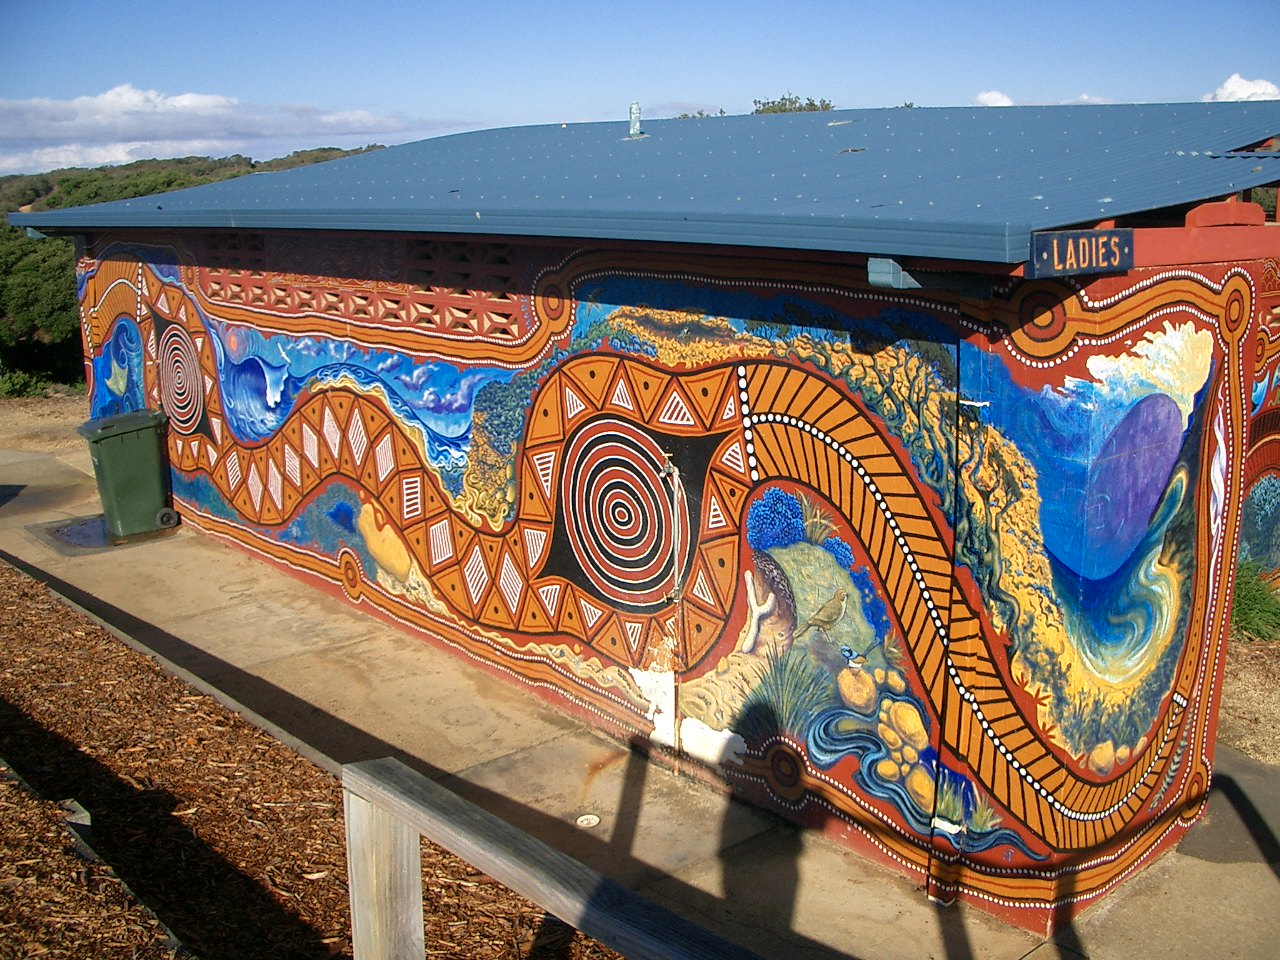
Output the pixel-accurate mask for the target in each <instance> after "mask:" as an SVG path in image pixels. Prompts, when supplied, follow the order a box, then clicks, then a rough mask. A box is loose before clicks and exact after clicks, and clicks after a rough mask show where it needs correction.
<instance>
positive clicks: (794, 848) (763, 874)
mask: <svg viewBox="0 0 1280 960" xmlns="http://www.w3.org/2000/svg"><path fill="white" fill-rule="evenodd" d="M641 892H643V893H644V894H646V895H647V896H649V897H651V898H652V899H654V900H657V901H658V902H660V903H663V904H665V905H667V906H669V907H671V908H672V909H678V908H683V909H685V910H692V911H694V912H695V913H696V915H697V918H698V919H700V920H701V921H702V922H703V923H705V924H706V925H708V926H714V927H717V928H722V929H724V930H726V931H738V932H737V937H738V938H739V940H740V942H742V943H744V945H749V946H750V947H751V948H752V949H753V950H755V951H757V952H758V953H759V954H760V955H761V956H762V957H766V958H778V960H820V958H829V957H842V956H849V957H858V958H859V960H879V958H885V960H889V958H902V957H947V958H950V960H962V958H971V957H977V956H981V957H990V958H1000V960H1019V958H1022V957H1024V956H1026V955H1027V954H1028V953H1030V952H1031V950H1033V949H1034V948H1035V947H1036V946H1038V945H1039V944H1040V942H1041V941H1040V938H1038V937H1035V936H1033V935H1031V934H1029V933H1025V932H1023V931H1021V930H1016V929H1014V928H1013V927H1009V926H1007V925H1005V924H1002V923H1000V922H999V921H996V920H994V919H992V918H990V917H988V916H987V915H986V914H983V913H980V912H978V911H976V910H971V909H968V908H965V907H940V906H936V905H934V904H931V903H930V902H929V901H928V899H926V897H925V896H924V893H923V891H922V890H921V889H920V887H919V886H917V885H915V884H912V883H911V882H910V881H909V880H907V879H905V878H903V877H901V876H899V875H897V874H894V873H890V872H889V871H887V870H885V869H883V868H880V867H878V866H876V865H874V864H871V863H869V862H867V861H866V860H863V859H861V858H860V857H858V856H857V855H856V854H853V853H851V852H850V851H848V850H846V849H844V848H842V847H838V846H836V845H835V844H834V843H832V842H831V841H829V840H827V839H825V838H823V837H822V836H820V835H818V834H814V833H810V832H806V831H804V830H800V829H797V828H795V827H792V826H790V825H787V824H778V825H777V826H775V827H774V828H773V829H772V830H771V831H769V832H768V833H767V834H762V835H760V836H757V837H753V838H751V839H749V840H747V841H745V842H743V843H739V844H737V845H735V846H733V847H730V848H728V849H726V850H724V851H723V852H722V854H721V855H720V857H719V858H709V859H705V860H702V861H700V862H698V863H696V864H694V865H693V866H691V867H689V868H687V869H685V870H681V871H679V872H677V873H676V874H675V875H674V876H673V877H671V878H668V879H664V880H661V881H659V882H657V883H655V884H653V885H651V886H648V887H645V888H642V891H641ZM744 933H745V934H746V935H745V936H744Z"/></svg>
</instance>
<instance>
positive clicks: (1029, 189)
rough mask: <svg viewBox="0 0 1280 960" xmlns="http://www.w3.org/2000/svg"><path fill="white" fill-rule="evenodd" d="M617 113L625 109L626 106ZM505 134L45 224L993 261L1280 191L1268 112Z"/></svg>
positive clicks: (1041, 110)
mask: <svg viewBox="0 0 1280 960" xmlns="http://www.w3.org/2000/svg"><path fill="white" fill-rule="evenodd" d="M624 106H625V105H624ZM643 132H644V136H642V137H640V138H636V139H631V138H629V137H628V136H627V133H628V124H627V122H626V121H621V120H620V121H618V122H616V123H613V122H611V123H590V124H565V125H544V126H531V127H515V128H509V129H503V130H488V131H481V132H477V133H466V134H457V135H454V136H448V137H440V138H436V139H432V140H423V141H419V142H417V143H411V144H405V145H403V146H399V147H392V148H389V149H387V150H382V151H376V152H373V153H368V154H362V155H359V156H355V157H351V158H347V159H344V160H336V161H332V162H329V163H325V164H319V165H316V166H312V167H304V168H300V169H297V170H291V171H288V172H285V173H276V174H259V175H254V176H250V177H244V178H240V179H237V180H231V181H225V182H223V183H218V184H211V185H209V186H205V187H197V188H194V189H191V190H184V191H177V192H174V193H169V194H159V195H155V196H151V197H146V198H139V199H137V200H126V201H119V202H115V203H108V204H100V205H96V206H91V207H78V208H73V209H69V210H59V211H49V212H45V213H36V214H25V215H12V216H11V218H10V220H11V222H12V223H15V224H18V225H26V226H32V227H35V228H37V229H47V230H74V229H103V228H112V227H205V228H209V227H241V228H249V229H289V228H295V229H325V230H406V231H428V232H447V233H479V234H510V235H524V236H529V235H541V236H554V237H583V238H600V239H618V240H652V241H667V242H690V243H714V244H737V245H747V246H765V247H787V248H799V249H814V250H838V251H847V252H858V253H871V254H887V255H893V256H905V255H917V256H927V257H941V258H949V259H967V260H979V261H990V262H996V263H1017V262H1020V261H1022V260H1025V259H1026V258H1027V256H1028V251H1029V244H1030V235H1031V233H1032V232H1034V231H1038V230H1048V229H1055V228H1062V227H1068V226H1073V225H1076V224H1081V223H1090V222H1095V221H1097V220H1102V219H1109V218H1114V217H1122V216H1125V215H1130V214H1135V213H1141V212H1143V211H1147V210H1155V209H1160V208H1163V207H1170V206H1177V205H1181V204H1186V203H1192V202H1196V201H1200V200H1206V199H1213V198H1217V197H1221V196H1225V195H1228V194H1231V193H1234V192H1237V191H1239V190H1242V189H1246V188H1248V187H1252V186H1258V185H1262V184H1266V183H1270V182H1274V181H1277V180H1280V154H1266V153H1261V154H1260V153H1250V154H1248V155H1244V156H1234V155H1231V153H1230V152H1231V151H1233V150H1237V149H1239V148H1244V147H1248V146H1250V145H1252V144H1255V143H1258V142H1261V141H1264V140H1266V139H1268V138H1269V137H1272V136H1274V135H1277V134H1280V101H1255V102H1247V103H1189V104H1135V105H1106V106H1048V107H973V108H894V109H882V110H843V111H831V112H823V113H806V114H778V115H766V116H740V117H713V118H705V119H696V120H656V121H655V120H650V121H645V122H644V124H643Z"/></svg>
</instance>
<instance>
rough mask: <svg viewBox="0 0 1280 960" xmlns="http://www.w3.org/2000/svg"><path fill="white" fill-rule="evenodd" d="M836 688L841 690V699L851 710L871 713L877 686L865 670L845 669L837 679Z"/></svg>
mask: <svg viewBox="0 0 1280 960" xmlns="http://www.w3.org/2000/svg"><path fill="white" fill-rule="evenodd" d="M836 686H837V687H839V688H840V699H841V700H843V701H844V702H845V706H847V707H849V709H851V710H857V711H858V712H859V713H870V712H871V708H872V707H873V706H875V702H876V684H875V681H874V680H872V679H871V677H869V676H867V673H866V671H865V670H855V669H853V668H852V667H845V668H844V669H843V670H841V671H840V673H839V675H838V676H837V677H836Z"/></svg>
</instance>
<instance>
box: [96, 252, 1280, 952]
mask: <svg viewBox="0 0 1280 960" xmlns="http://www.w3.org/2000/svg"><path fill="white" fill-rule="evenodd" d="M859 275H860V271H859V269H858V267H857V265H856V263H853V262H839V261H837V260H834V259H833V261H832V262H831V263H830V264H820V263H819V264H814V263H803V262H800V261H799V260H797V259H790V260H788V259H783V258H779V259H770V258H767V257H764V256H763V255H762V256H761V257H760V258H759V259H750V258H743V257H740V256H719V255H717V254H716V253H715V252H714V251H707V252H704V253H701V254H698V255H691V254H689V253H687V252H680V253H678V252H673V251H668V250H664V249H663V248H650V249H647V250H642V249H640V248H618V249H601V248H600V247H598V246H596V247H590V248H581V249H579V248H574V247H569V246H557V245H553V244H541V243H510V244H506V243H499V242H471V241H466V240H456V241H454V240H448V239H439V238H424V237H413V236H365V237H347V236H332V235H330V236H322V237H310V238H308V237H305V236H301V235H284V234H280V235H276V234H268V235H264V234H247V233H241V234H236V233H213V234H201V235H195V234H191V235H186V236H183V237H168V238H154V237H153V238H151V242H148V243H146V244H141V243H135V242H129V241H127V240H124V239H111V238H107V239H104V240H101V241H100V242H99V243H98V245H97V246H96V247H95V248H93V249H90V250H89V251H87V255H86V257H85V258H84V259H83V260H82V262H81V276H80V283H81V300H82V304H83V321H84V331H85V337H86V342H87V357H88V361H87V362H88V364H89V368H90V383H91V398H92V413H93V415H94V416H102V415H106V414H109V413H112V412H116V411H121V410H130V409H137V408H141V407H149V408H153V409H154V408H163V409H164V410H165V411H166V412H167V414H168V415H169V418H170V419H169V437H168V443H169V453H170V458H171V462H172V467H173V487H174V492H175V500H176V505H177V506H178V508H179V510H180V512H181V513H182V516H183V518H184V520H185V521H186V522H187V523H189V524H194V525H197V526H199V527H201V528H203V529H204V530H206V531H208V532H210V533H213V534H216V535H219V536H221V537H225V538H227V539H230V540H233V541H235V542H236V543H238V544H241V545H243V546H244V547H246V548H248V549H250V550H251V551H253V552H255V553H257V554H259V555H261V556H264V557H266V558H268V559H270V560H271V561H273V562H275V563H278V564H280V565H283V566H285V567H287V568H289V569H291V570H293V571H296V572H298V573H300V574H302V575H304V576H306V577H309V578H312V579H314V580H316V581H318V582H320V583H322V584H324V585H328V586H330V587H332V588H333V589H335V590H340V591H341V592H342V593H343V594H345V596H346V597H348V598H349V599H350V600H351V601H352V602H353V603H355V604H357V605H360V606H362V607H365V608H367V609H369V610H371V611H373V612H375V613H377V614H379V615H381V616H383V617H385V618H387V619H389V620H393V621H395V622H396V623H398V624H401V625H403V626H405V627H407V628H410V629H413V630H419V631H422V632H424V634H426V635H429V636H431V637H434V638H436V639H437V640H438V641H440V642H443V643H445V644H446V645H448V646H450V647H452V648H454V649H456V650H457V651H459V652H460V653H463V654H465V655H467V656H468V657H470V658H472V659H473V660H476V661H479V662H481V663H483V664H485V665H486V666H487V667H488V668H490V669H492V670H494V671H497V672H500V673H502V674H504V675H506V676H508V677H510V678H512V679H513V680H515V681H516V682H519V683H522V684H526V685H527V686H528V688H529V689H530V690H531V691H533V692H536V693H537V694H538V695H540V696H545V697H549V698H551V699H553V700H555V701H556V702H558V703H559V704H560V705H561V706H563V707H565V708H567V709H570V710H572V711H574V712H576V713H578V714H580V715H584V716H586V717H588V718H589V719H591V720H592V721H594V722H596V723H598V724H600V725H602V726H604V727H606V728H608V729H610V730H612V731H613V732H615V733H617V734H618V735H620V736H624V737H628V738H632V737H639V738H641V739H643V740H647V741H648V742H649V743H650V745H651V747H652V748H653V750H654V751H655V752H658V753H660V754H665V755H668V756H671V757H675V758H678V760H679V761H680V762H682V763H685V762H686V761H696V762H697V763H698V764H699V765H700V766H702V767H703V768H705V770H707V771H709V772H711V773H713V774H714V775H715V776H717V777H719V778H722V779H723V780H724V781H726V782H727V783H728V784H730V785H731V786H732V787H733V788H734V789H735V790H737V791H738V792H740V793H741V794H743V795H744V796H748V797H750V798H752V799H754V800H756V801H757V802H760V803H763V804H765V805H768V806H771V807H773V808H775V809H778V810H781V811H783V812H784V813H786V814H787V815H789V816H791V817H792V818H794V819H796V820H798V821H800V822H801V823H804V824H806V825H809V826H812V827H815V828H819V829H823V830H825V831H826V832H828V833H829V834H831V835H833V836H836V837H838V838H840V839H842V840H844V841H845V842H847V843H850V844H852V845H854V846H855V847H857V848H859V849H860V850H862V851H863V852H864V853H866V854H868V855H870V856H872V857H874V858H876V859H879V860H881V861H883V862H886V863H888V864H890V865H892V866H894V867H896V868H897V869H899V870H902V871H904V872H906V873H908V874H910V875H912V876H915V877H916V878H918V879H920V880H922V881H923V882H925V884H926V885H927V889H928V892H929V893H930V895H932V896H934V897H936V898H938V899H942V900H951V899H954V898H956V897H963V898H967V899H970V900H973V901H976V902H978V903H980V904H981V905H983V906H984V907H986V908H987V909H990V910H993V911H995V912H997V913H1000V914H1002V915H1004V916H1006V917H1008V918H1009V919H1011V920H1013V921H1014V922H1017V923H1019V924H1021V925H1023V926H1027V927H1030V928H1034V929H1047V928H1049V927H1052V926H1054V925H1055V924H1058V923H1061V922H1063V921H1064V920H1066V919H1067V918H1069V917H1070V915H1071V914H1072V913H1073V912H1075V911H1076V910H1077V909H1079V908H1080V906H1081V905H1082V904H1085V903H1087V902H1089V901H1090V900H1092V899H1094V898H1096V897H1097V896H1099V895H1101V894H1103V893H1105V892H1106V891H1107V890H1108V889H1110V888H1111V887H1113V886H1114V885H1115V884H1116V883H1117V882H1119V881H1120V880H1122V879H1123V878H1124V877H1126V876H1128V875H1129V874H1130V873H1132V872H1133V871H1134V870H1135V869H1137V867H1138V866H1139V865H1140V864H1141V863H1143V862H1144V861H1145V860H1147V859H1149V858H1150V857H1151V856H1152V855H1153V854H1154V853H1155V852H1156V851H1158V850H1159V849H1162V848H1163V847H1165V846H1167V845H1168V844H1170V843H1172V842H1173V841H1175V840H1176V839H1177V838H1178V837H1179V836H1180V835H1181V832H1182V831H1183V830H1184V829H1185V828H1186V827H1187V826H1189V825H1190V823H1191V822H1192V821H1193V820H1194V819H1195V818H1196V817H1197V816H1198V814H1199V812H1200V810H1201V809H1202V804H1203V801H1204V797H1205V793H1206V790H1207V786H1208V779H1209V773H1210V763H1211V754H1212V740H1213V728H1214V722H1215V707H1214V700H1215V696H1216V692H1215V691H1216V689H1217V685H1218V682H1219V676H1218V674H1219V670H1220V664H1221V654H1222V644H1223V643H1224V640H1225V629H1226V622H1227V616H1228V606H1229V604H1228V600H1229V584H1230V579H1231V575H1232V571H1233V570H1234V562H1235V556H1236V551H1237V543H1236V538H1237V530H1238V529H1240V524H1239V517H1240V514H1241V504H1242V501H1243V500H1244V495H1245V490H1246V488H1245V482H1244V481H1245V477H1244V473H1245V471H1244V462H1245V459H1246V457H1245V453H1246V446H1247V444H1248V443H1250V442H1251V441H1250V437H1249V434H1248V432H1247V431H1248V423H1249V419H1250V416H1251V414H1252V415H1253V418H1254V422H1255V423H1256V422H1258V418H1259V411H1262V410H1264V409H1272V408H1274V407H1275V406H1276V404H1277V403H1280V386H1277V381H1278V380H1280V377H1278V376H1277V373H1276V368H1277V363H1280V361H1278V360H1277V357H1280V346H1277V347H1276V348H1274V349H1273V348H1270V347H1266V348H1265V349H1264V347H1265V345H1267V344H1272V343H1277V344H1280V334H1277V339H1276V341H1273V340H1270V339H1267V336H1268V335H1266V331H1267V330H1270V329H1271V328H1272V327H1275V328H1276V329H1277V330H1280V318H1278V317H1277V308H1276V307H1274V306H1272V307H1271V308H1270V313H1269V314H1267V315H1266V316H1267V318H1268V319H1269V322H1270V324H1271V326H1266V324H1264V328H1265V329H1264V331H1263V334H1261V335H1260V334H1259V333H1258V326H1257V323H1256V319H1257V316H1256V315H1259V314H1262V313H1265V311H1266V309H1267V308H1266V307H1265V306H1264V307H1260V306H1259V304H1260V302H1265V301H1266V298H1267V297H1271V298H1272V300H1271V301H1270V302H1271V303H1274V302H1275V300H1274V297H1275V290H1276V288H1280V283H1277V281H1276V266H1275V264H1267V265H1265V267H1264V266H1262V265H1258V269H1257V270H1256V271H1254V270H1252V269H1251V268H1245V267H1239V266H1235V267H1229V266H1225V265H1218V266H1208V267H1203V268H1196V269H1178V270H1168V271H1148V272H1139V273H1135V274H1131V275H1128V276H1124V277H1120V278H1108V279H1106V280H1103V281H1098V282H1096V283H1094V284H1092V285H1090V286H1088V287H1084V288H1081V287H1078V286H1075V285H1072V284H1069V283H1066V282H1062V281H1052V282H1040V283H1018V282H1016V281H1007V282H1005V283H1004V285H1003V286H1001V285H999V284H998V285H997V286H996V288H995V289H994V291H993V296H992V298H991V299H990V300H967V299H964V298H961V297H959V296H951V295H946V294H938V295H934V294H929V295H923V294H922V295H914V294H912V295H908V294H903V293H898V292H889V291H878V290H871V289H869V288H865V287H862V286H858V285H857V284H856V281H855V280H853V279H851V278H856V277H858V276H859ZM861 275H863V276H865V272H862V273H861ZM1259 285H1262V286H1263V288H1264V290H1263V294H1262V295H1261V296H1260V293H1259V289H1258V288H1259ZM1268 291H1270V292H1268ZM1267 350H1270V352H1267ZM1259 361H1261V362H1259ZM1255 366H1257V368H1258V373H1257V374H1256V375H1255V373H1254V368H1255ZM1246 383H1251V384H1253V387H1254V389H1253V394H1252V396H1247V395H1246V393H1247V389H1246ZM1275 416H1277V417H1280V413H1276V414H1275ZM1253 442H1254V446H1255V447H1256V446H1257V443H1256V440H1255V441H1253ZM1255 473H1256V471H1255ZM1249 479H1250V482H1251V483H1252V488H1251V492H1250V493H1249V499H1248V501H1247V503H1245V506H1244V514H1245V518H1246V522H1245V533H1244V541H1245V542H1246V543H1247V544H1248V545H1249V547H1248V548H1249V549H1251V550H1254V549H1256V550H1262V551H1270V552H1269V553H1267V556H1268V557H1269V558H1272V559H1274V560H1275V563H1274V565H1275V566H1280V548H1276V547H1274V546H1273V544H1274V543H1276V542H1277V541H1276V539H1275V538H1276V537H1277V536H1280V534H1277V533H1276V530H1277V529H1280V528H1277V527H1276V525H1275V523H1274V521H1273V520H1272V519H1271V517H1272V514H1273V512H1274V511H1275V509H1276V507H1277V505H1280V471H1274V472H1264V473H1262V474H1258V475H1256V476H1251V477H1250V478H1249ZM1273 488H1274V490H1273ZM1251 511H1252V512H1251Z"/></svg>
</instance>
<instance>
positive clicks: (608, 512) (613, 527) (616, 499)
mask: <svg viewBox="0 0 1280 960" xmlns="http://www.w3.org/2000/svg"><path fill="white" fill-rule="evenodd" d="M563 463H564V473H565V477H564V482H563V483H561V485H560V497H561V515H562V516H563V517H564V518H565V529H566V532H567V534H568V539H569V543H570V546H571V547H572V548H573V551H574V554H575V555H576V556H577V559H578V562H579V563H580V564H581V566H582V570H583V572H584V574H585V575H586V577H587V579H588V580H589V582H590V583H591V585H592V586H593V587H594V588H595V589H596V590H598V591H599V592H600V594H601V595H602V596H604V597H607V598H609V599H610V600H614V601H617V602H619V603H624V604H629V605H649V604H655V603H660V602H662V601H664V600H666V599H667V598H668V595H669V594H670V592H671V590H672V587H673V586H674V584H675V583H676V575H677V563H676V554H677V552H679V553H680V554H682V555H683V554H684V552H685V550H686V548H687V546H688V544H689V531H690V523H689V515H688V510H687V508H685V506H684V502H683V497H681V496H679V495H678V494H677V492H676V490H675V488H674V485H673V482H672V480H671V478H670V477H669V476H664V474H663V470H664V468H665V467H666V465H667V458H666V454H665V453H664V451H663V450H662V448H661V447H660V446H659V445H658V443H657V441H655V440H654V438H653V437H651V436H650V435H649V434H647V433H645V432H644V431H643V430H641V429H640V428H639V427H637V426H635V425H634V424H631V423H627V422H625V421H622V420H613V419H602V420H596V421H594V422H592V423H590V424H587V425H586V426H584V427H583V428H582V429H581V430H579V431H578V432H577V433H576V434H575V435H574V436H573V438H572V439H571V440H570V441H569V442H568V443H567V444H566V445H565V451H564V461H563ZM673 504H674V506H673Z"/></svg>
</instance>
